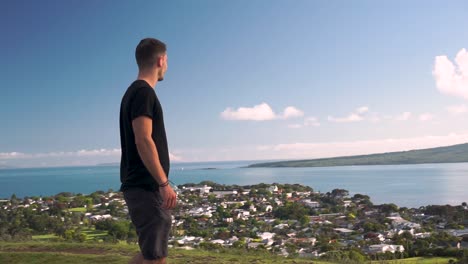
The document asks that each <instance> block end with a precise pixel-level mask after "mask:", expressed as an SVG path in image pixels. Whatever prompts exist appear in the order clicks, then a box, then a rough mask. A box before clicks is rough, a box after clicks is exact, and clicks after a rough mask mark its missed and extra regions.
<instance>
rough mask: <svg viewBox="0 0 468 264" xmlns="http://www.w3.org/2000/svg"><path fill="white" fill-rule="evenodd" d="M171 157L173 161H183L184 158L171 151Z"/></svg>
mask: <svg viewBox="0 0 468 264" xmlns="http://www.w3.org/2000/svg"><path fill="white" fill-rule="evenodd" d="M169 158H170V159H171V161H183V160H184V159H183V158H182V157H181V156H178V155H175V154H172V153H169Z"/></svg>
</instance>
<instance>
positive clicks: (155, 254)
mask: <svg viewBox="0 0 468 264" xmlns="http://www.w3.org/2000/svg"><path fill="white" fill-rule="evenodd" d="M135 57H136V62H137V64H138V69H139V72H138V78H137V80H136V81H134V82H133V83H132V84H131V85H130V87H128V89H127V91H126V93H125V95H124V96H123V98H122V103H121V106H120V143H121V148H122V159H121V163H120V181H121V183H122V185H121V187H120V190H121V191H122V192H123V195H124V199H125V202H126V203H127V206H128V211H129V214H130V218H131V219H132V223H133V224H134V225H135V227H136V231H137V235H138V244H139V246H140V250H141V253H139V254H138V255H137V256H135V257H134V258H133V259H132V260H131V261H130V263H144V264H147V263H148V264H149V263H155V264H165V263H166V257H167V248H168V245H167V243H168V239H169V231H170V229H171V224H172V216H171V211H170V210H171V209H172V208H174V206H175V204H176V194H175V192H174V190H173V189H172V188H171V186H170V185H169V181H168V175H169V150H168V146H167V139H166V131H165V128H164V119H163V112H162V108H161V104H160V103H159V100H158V97H157V96H156V92H155V87H156V84H157V82H158V81H162V80H163V79H164V74H165V73H166V70H167V53H166V45H165V44H164V43H163V42H161V41H159V40H157V39H153V38H146V39H143V40H141V41H140V43H139V44H138V46H137V48H136V52H135Z"/></svg>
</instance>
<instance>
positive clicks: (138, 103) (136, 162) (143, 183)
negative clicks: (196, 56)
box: [120, 80, 169, 191]
mask: <svg viewBox="0 0 468 264" xmlns="http://www.w3.org/2000/svg"><path fill="white" fill-rule="evenodd" d="M139 116H148V117H150V118H151V119H152V120H153V132H152V135H151V137H152V138H153V141H154V143H155V144H156V148H157V150H158V155H159V162H160V163H161V166H162V167H163V169H164V172H165V173H166V175H167V176H168V177H169V150H168V146H167V139H166V130H165V128H164V119H163V111H162V107H161V104H160V103H159V100H158V97H157V96H156V93H155V91H154V89H153V88H152V87H151V86H150V85H149V84H148V83H147V82H146V81H143V80H136V81H134V82H133V83H132V84H131V85H130V87H128V89H127V92H125V95H124V96H123V98H122V103H121V105H120V144H121V148H122V159H121V161H120V182H121V183H122V185H121V186H120V190H121V191H125V190H127V189H129V188H131V187H142V188H145V189H147V190H150V191H156V190H158V185H157V182H156V181H155V180H154V178H153V177H152V176H151V174H150V172H149V171H148V170H147V169H146V167H145V165H144V164H143V161H142V160H141V158H140V155H139V154H138V150H137V147H136V144H135V134H134V133H133V127H132V120H133V119H135V118H137V117H139Z"/></svg>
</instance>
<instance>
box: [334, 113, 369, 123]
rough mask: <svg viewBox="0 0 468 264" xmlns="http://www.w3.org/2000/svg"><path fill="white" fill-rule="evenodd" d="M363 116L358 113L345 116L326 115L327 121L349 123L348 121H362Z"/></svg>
mask: <svg viewBox="0 0 468 264" xmlns="http://www.w3.org/2000/svg"><path fill="white" fill-rule="evenodd" d="M362 120H364V118H363V117H362V116H360V115H358V114H354V113H353V114H349V115H348V116H347V117H333V116H328V121H331V122H335V123H349V122H358V121H362Z"/></svg>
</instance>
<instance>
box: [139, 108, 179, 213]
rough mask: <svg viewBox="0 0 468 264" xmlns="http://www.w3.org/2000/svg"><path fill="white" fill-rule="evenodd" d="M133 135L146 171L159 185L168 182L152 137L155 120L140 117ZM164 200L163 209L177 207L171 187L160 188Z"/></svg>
mask: <svg viewBox="0 0 468 264" xmlns="http://www.w3.org/2000/svg"><path fill="white" fill-rule="evenodd" d="M132 127H133V133H134V134H135V144H136V146H137V150H138V154H139V155H140V158H141V160H142V161H143V164H144V165H145V167H146V169H148V171H149V172H150V173H151V176H153V178H154V179H155V180H156V182H157V183H158V185H160V184H163V183H165V182H166V181H167V175H166V173H165V172H164V170H163V168H162V166H161V163H160V162H159V154H158V151H157V148H156V144H155V143H154V141H153V138H152V137H151V134H152V132H153V120H152V119H151V118H149V117H147V116H139V117H137V118H135V119H133V121H132ZM160 192H161V196H162V198H163V207H165V208H167V209H171V208H174V207H175V203H176V195H175V192H174V190H172V187H171V186H170V185H167V186H165V187H160Z"/></svg>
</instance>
